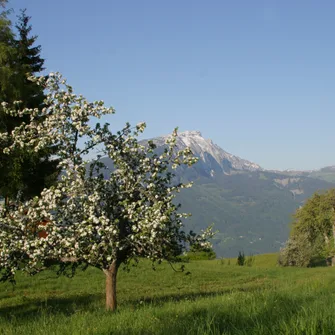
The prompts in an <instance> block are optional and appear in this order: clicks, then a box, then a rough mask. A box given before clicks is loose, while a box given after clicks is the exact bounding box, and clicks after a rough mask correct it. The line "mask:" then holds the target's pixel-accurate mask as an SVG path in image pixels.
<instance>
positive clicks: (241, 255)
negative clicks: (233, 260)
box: [237, 251, 245, 266]
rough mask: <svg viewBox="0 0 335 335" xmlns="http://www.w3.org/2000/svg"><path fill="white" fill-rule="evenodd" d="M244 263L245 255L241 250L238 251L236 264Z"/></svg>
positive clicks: (241, 264)
mask: <svg viewBox="0 0 335 335" xmlns="http://www.w3.org/2000/svg"><path fill="white" fill-rule="evenodd" d="M244 264H245V255H244V252H243V251H239V252H238V256H237V265H239V266H243V265H244Z"/></svg>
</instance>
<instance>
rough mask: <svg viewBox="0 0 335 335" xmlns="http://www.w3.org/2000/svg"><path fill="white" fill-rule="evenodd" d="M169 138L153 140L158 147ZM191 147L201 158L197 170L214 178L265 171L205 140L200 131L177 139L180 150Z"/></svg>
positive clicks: (193, 131)
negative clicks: (216, 176) (223, 174)
mask: <svg viewBox="0 0 335 335" xmlns="http://www.w3.org/2000/svg"><path fill="white" fill-rule="evenodd" d="M167 137H168V136H163V137H159V138H155V139H153V140H154V142H156V144H157V145H158V146H160V145H163V143H164V142H165V139H166V138H167ZM186 147H189V148H190V149H191V150H192V152H193V154H194V155H195V156H197V157H199V162H198V163H197V164H196V167H195V168H196V169H197V170H201V171H202V172H204V173H205V174H206V175H208V176H211V177H213V176H214V175H215V174H216V173H222V172H223V173H225V174H229V173H230V172H231V171H232V170H245V171H258V170H263V169H262V168H261V167H260V166H259V165H258V164H255V163H252V162H250V161H248V160H245V159H242V158H240V157H238V156H234V155H232V154H230V153H228V152H226V151H224V150H223V149H222V148H220V147H219V146H218V145H216V144H215V143H213V141H212V140H210V139H205V138H204V137H203V136H202V134H201V132H200V131H197V130H187V131H184V132H180V133H179V134H178V137H177V148H178V149H179V150H181V149H184V148H186Z"/></svg>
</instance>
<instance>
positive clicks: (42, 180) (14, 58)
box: [0, 10, 58, 203]
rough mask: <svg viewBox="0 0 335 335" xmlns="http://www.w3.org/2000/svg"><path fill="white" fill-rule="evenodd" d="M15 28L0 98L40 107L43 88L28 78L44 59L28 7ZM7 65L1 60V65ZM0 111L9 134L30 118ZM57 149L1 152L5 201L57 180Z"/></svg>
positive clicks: (0, 176)
mask: <svg viewBox="0 0 335 335" xmlns="http://www.w3.org/2000/svg"><path fill="white" fill-rule="evenodd" d="M9 24H10V23H9ZM8 27H9V31H10V33H11V34H10V36H13V32H12V30H11V29H10V28H11V27H10V25H8ZM15 27H16V29H17V37H16V38H13V37H12V38H11V39H9V38H8V39H7V42H5V44H6V45H7V48H10V50H11V52H10V55H9V57H8V58H7V66H6V67H7V68H8V69H9V71H10V75H9V76H8V78H9V79H8V85H6V86H5V87H3V90H2V94H1V95H0V100H1V101H7V102H9V104H12V105H14V102H15V101H21V103H20V108H32V109H33V108H37V109H39V110H41V109H42V108H43V107H45V106H44V105H43V101H44V99H45V95H44V92H43V87H41V86H38V85H36V83H34V82H32V81H30V80H29V79H28V77H29V76H32V75H34V76H36V75H38V74H40V73H41V71H43V70H44V68H43V65H44V59H42V58H41V56H40V52H41V46H40V45H37V46H36V45H35V44H36V41H37V36H31V30H32V27H31V25H30V17H29V16H27V14H26V10H22V11H21V14H20V15H19V16H18V21H17V23H16V25H15ZM0 62H1V59H0ZM4 65H5V64H4V63H2V64H1V67H3V66H4ZM0 114H1V115H0V119H1V125H0V128H1V130H2V131H7V132H8V133H10V132H11V131H12V130H13V129H14V128H15V127H17V126H18V125H19V124H21V123H22V121H26V122H27V121H28V120H29V115H26V116H24V117H23V118H22V117H17V116H11V115H6V114H4V113H1V111H0ZM40 121H42V120H40ZM55 150H56V148H54V147H49V148H45V150H43V151H42V152H39V153H31V152H30V153H29V154H28V153H27V152H25V151H24V150H23V149H19V148H18V149H17V150H16V152H15V153H13V155H12V156H11V157H8V156H7V155H4V156H3V155H2V154H1V153H0V155H1V159H0V195H2V196H4V197H5V199H6V200H7V201H6V203H8V200H9V199H15V198H16V197H17V196H18V194H21V197H22V198H23V199H28V198H31V197H32V196H34V195H37V194H39V193H40V192H41V191H42V189H43V188H44V187H45V186H48V185H50V183H53V182H54V181H55V179H56V178H57V175H58V170H57V169H56V166H57V162H56V161H54V160H52V159H51V157H52V155H53V154H54V153H55Z"/></svg>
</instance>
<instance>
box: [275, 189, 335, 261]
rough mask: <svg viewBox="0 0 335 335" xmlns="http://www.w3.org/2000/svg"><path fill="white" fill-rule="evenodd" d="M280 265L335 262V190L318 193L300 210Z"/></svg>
mask: <svg viewBox="0 0 335 335" xmlns="http://www.w3.org/2000/svg"><path fill="white" fill-rule="evenodd" d="M279 264H281V265H283V266H315V265H322V264H324V265H326V264H327V265H333V266H334V265H335V189H331V190H329V191H327V192H324V193H315V194H314V195H313V196H312V197H311V198H310V199H309V200H307V201H306V203H305V204H304V206H302V207H301V208H299V209H298V210H297V212H296V213H295V215H294V222H293V227H292V231H291V236H290V238H289V240H288V241H287V243H286V246H285V248H283V249H282V250H281V252H280V256H279Z"/></svg>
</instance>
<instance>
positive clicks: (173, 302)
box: [0, 255, 335, 335]
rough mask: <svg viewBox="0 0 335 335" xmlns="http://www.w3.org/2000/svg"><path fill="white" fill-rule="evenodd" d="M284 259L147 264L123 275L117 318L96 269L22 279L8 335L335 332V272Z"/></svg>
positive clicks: (2, 303)
mask: <svg viewBox="0 0 335 335" xmlns="http://www.w3.org/2000/svg"><path fill="white" fill-rule="evenodd" d="M276 260H277V255H260V256H257V257H256V258H255V261H254V263H253V265H252V266H250V267H248V266H243V267H241V266H237V265H236V260H235V259H232V260H230V262H228V260H224V261H222V260H212V261H193V262H192V261H191V262H190V263H187V264H185V266H186V269H185V271H184V272H174V271H173V270H172V269H171V267H170V265H169V264H162V265H160V266H158V267H157V268H156V271H153V270H152V268H151V265H150V263H148V262H146V261H143V262H141V263H140V264H139V265H138V266H137V267H135V268H131V270H130V272H127V271H124V270H121V271H120V273H119V276H118V303H119V309H118V311H117V312H116V313H109V312H106V311H105V310H104V285H105V282H104V275H103V273H102V272H100V271H98V270H96V269H93V268H89V269H87V270H86V271H85V272H78V274H77V275H76V276H75V277H74V278H66V277H57V275H56V273H55V272H53V271H45V272H44V273H41V274H39V275H37V276H35V277H26V276H24V275H20V276H19V277H18V278H17V285H16V286H14V287H13V286H12V285H11V284H9V283H6V284H0V334H276V335H277V334H335V269H334V268H325V267H324V268H308V269H300V268H280V267H278V266H277V265H276ZM229 263H230V264H229ZM175 266H176V268H178V267H180V264H177V265H175Z"/></svg>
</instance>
